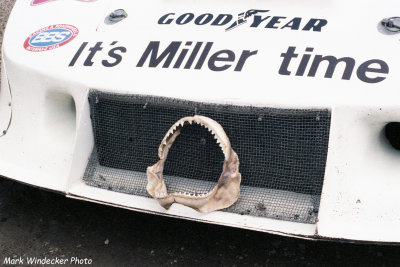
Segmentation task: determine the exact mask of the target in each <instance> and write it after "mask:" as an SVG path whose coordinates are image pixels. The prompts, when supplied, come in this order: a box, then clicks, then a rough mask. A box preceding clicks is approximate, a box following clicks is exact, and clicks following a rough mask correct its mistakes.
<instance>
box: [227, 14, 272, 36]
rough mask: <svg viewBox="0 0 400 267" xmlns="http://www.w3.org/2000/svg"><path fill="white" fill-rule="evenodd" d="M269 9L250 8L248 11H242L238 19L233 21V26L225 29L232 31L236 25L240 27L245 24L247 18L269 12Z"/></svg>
mask: <svg viewBox="0 0 400 267" xmlns="http://www.w3.org/2000/svg"><path fill="white" fill-rule="evenodd" d="M268 11H269V10H262V9H250V10H248V11H246V12H242V13H239V14H238V19H237V20H236V21H235V22H234V23H232V25H231V26H229V27H228V28H226V29H225V31H230V30H233V29H235V28H236V27H239V26H240V25H243V24H245V23H247V19H248V18H250V17H252V16H254V15H256V14H258V13H265V12H268Z"/></svg>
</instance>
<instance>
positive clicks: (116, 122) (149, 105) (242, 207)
mask: <svg viewBox="0 0 400 267" xmlns="http://www.w3.org/2000/svg"><path fill="white" fill-rule="evenodd" d="M89 101H90V108H91V118H92V125H93V131H94V136H95V149H94V152H93V155H92V158H91V160H90V163H89V165H88V168H87V170H86V173H85V177H84V180H85V181H86V182H87V183H88V184H90V185H93V186H98V187H102V188H106V189H108V190H113V191H118V192H124V193H129V194H135V195H140V196H147V197H150V196H149V195H148V194H147V193H146V190H145V187H146V182H147V178H146V174H145V172H146V168H147V167H148V166H150V165H153V164H154V163H156V162H157V161H158V160H159V159H158V156H157V150H158V146H159V144H160V142H161V140H162V138H163V137H164V135H165V133H166V131H167V130H168V129H169V128H170V127H171V125H172V124H174V123H175V122H176V121H178V120H179V119H181V118H182V117H186V116H193V115H195V114H197V115H203V116H207V117H210V118H212V119H214V120H216V121H217V122H219V123H220V124H221V125H222V126H223V128H224V130H225V132H226V133H227V135H228V136H229V138H230V141H231V143H232V147H233V149H234V150H235V151H236V153H237V154H238V156H239V160H240V172H241V173H242V186H241V196H240V198H239V200H238V202H237V203H236V204H234V205H233V206H231V207H229V208H228V209H227V211H229V212H234V213H240V214H250V215H253V216H263V217H272V218H277V219H282V220H292V221H298V222H306V223H314V222H315V220H316V216H317V213H318V206H319V199H320V194H321V190H322V183H323V177H324V171H325V162H326V155H327V147H328V139H329V126H330V113H329V111H328V110H322V109H321V110H294V109H273V108H260V107H248V106H246V107H245V106H233V105H219V104H206V103H198V102H191V101H184V100H177V99H170V98H162V97H151V96H140V95H119V94H112V93H104V92H100V91H95V90H93V91H91V92H90V94H89ZM223 160H224V157H223V154H222V152H221V150H220V149H219V147H218V145H217V144H216V142H215V141H214V139H213V137H212V136H211V134H210V133H209V132H208V131H207V130H206V129H205V128H202V127H200V126H198V125H193V126H185V127H184V128H183V129H182V132H181V135H180V136H179V137H178V138H177V140H176V141H175V143H174V145H173V146H172V148H171V150H170V153H169V155H168V159H167V162H166V166H165V170H164V174H165V180H166V183H167V187H168V190H169V192H172V191H186V192H187V191H189V192H197V193H199V192H206V191H208V190H210V189H212V188H213V187H214V186H215V183H216V181H217V180H218V178H219V175H220V173H221V171H222V163H223Z"/></svg>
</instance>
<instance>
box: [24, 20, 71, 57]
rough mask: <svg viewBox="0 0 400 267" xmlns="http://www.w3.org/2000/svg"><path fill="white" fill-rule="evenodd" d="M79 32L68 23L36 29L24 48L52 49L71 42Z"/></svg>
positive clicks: (34, 50)
mask: <svg viewBox="0 0 400 267" xmlns="http://www.w3.org/2000/svg"><path fill="white" fill-rule="evenodd" d="M78 33H79V30H78V28H76V27H75V26H72V25H68V24H56V25H51V26H47V27H44V28H42V29H40V30H37V31H35V32H34V33H32V34H31V35H29V36H28V38H26V40H25V42H24V48H25V49H26V50H28V51H31V52H42V51H47V50H52V49H55V48H58V47H60V46H63V45H66V44H68V43H69V42H71V41H72V40H73V39H74V38H75V37H76V36H77V35H78Z"/></svg>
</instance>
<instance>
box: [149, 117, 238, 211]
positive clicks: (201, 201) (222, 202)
mask: <svg viewBox="0 0 400 267" xmlns="http://www.w3.org/2000/svg"><path fill="white" fill-rule="evenodd" d="M186 123H188V124H193V123H195V124H199V125H202V126H203V127H205V128H206V129H208V131H209V132H210V133H211V134H212V135H213V136H214V138H215V139H216V141H217V143H218V144H219V146H220V147H221V150H222V152H223V153H224V157H225V160H224V165H223V171H222V173H221V176H220V178H219V180H218V183H217V185H216V186H215V187H214V188H213V189H212V190H211V191H210V192H208V193H206V194H200V195H195V194H189V193H172V194H168V192H167V187H166V185H165V182H164V178H163V169H164V163H165V161H166V159H167V156H168V152H169V149H170V148H171V146H172V144H173V143H174V141H175V139H176V138H177V137H178V136H179V134H180V131H181V128H182V127H183V126H184V125H185V124H186ZM158 156H159V158H160V160H159V161H158V162H157V163H156V164H154V165H153V166H150V167H148V168H147V177H148V183H147V186H146V189H147V192H148V193H149V194H150V195H151V196H152V197H153V198H155V199H157V200H158V201H159V203H160V204H161V205H162V206H163V207H164V208H166V209H168V208H169V207H170V206H171V205H172V204H173V203H175V202H176V203H180V204H183V205H186V206H189V207H191V208H194V209H196V210H198V211H201V212H209V211H213V210H218V209H223V208H227V207H229V206H231V205H232V204H233V203H235V202H236V200H237V199H238V198H239V194H240V182H241V174H240V172H239V158H238V156H237V154H236V153H235V151H233V149H232V147H231V143H230V141H229V138H228V136H227V135H226V133H225V131H224V129H223V128H222V126H221V125H220V124H219V123H218V122H216V121H214V120H213V119H210V118H208V117H205V116H199V115H195V116H193V117H185V118H182V119H180V120H179V121H177V122H176V123H175V124H174V125H172V126H171V128H170V129H169V130H168V131H167V133H166V135H165V136H164V138H163V140H162V141H161V144H160V147H159V149H158Z"/></svg>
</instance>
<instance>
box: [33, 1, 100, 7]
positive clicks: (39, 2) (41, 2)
mask: <svg viewBox="0 0 400 267" xmlns="http://www.w3.org/2000/svg"><path fill="white" fill-rule="evenodd" d="M50 1H53V0H32V2H31V5H32V6H37V5H41V4H45V3H47V2H50ZM79 1H81V2H94V1H96V0H79Z"/></svg>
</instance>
